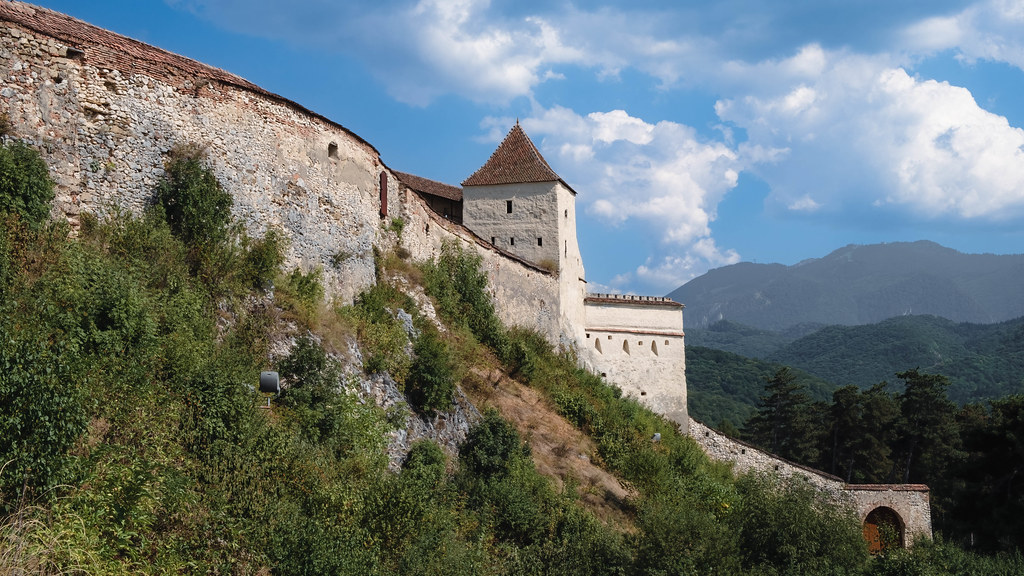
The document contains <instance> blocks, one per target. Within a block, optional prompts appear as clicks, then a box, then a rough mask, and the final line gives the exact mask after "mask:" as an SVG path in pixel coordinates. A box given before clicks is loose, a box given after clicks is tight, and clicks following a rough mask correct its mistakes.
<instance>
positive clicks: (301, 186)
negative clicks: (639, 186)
mask: <svg viewBox="0 0 1024 576" xmlns="http://www.w3.org/2000/svg"><path fill="white" fill-rule="evenodd" d="M0 41H2V43H0V75H2V78H3V82H2V86H0V113H5V114H7V115H8V116H9V118H10V121H11V125H12V127H13V134H14V135H15V136H16V137H18V138H22V139H24V140H27V141H29V142H31V143H33V144H34V145H36V146H37V147H38V148H39V149H40V150H41V152H42V154H43V157H44V159H45V160H46V161H47V163H48V164H49V166H50V168H51V175H52V176H53V178H54V180H55V182H56V185H57V186H56V193H57V197H56V199H55V202H54V215H55V216H60V217H65V218H66V219H67V220H68V221H69V222H70V223H71V224H72V225H73V226H75V225H77V223H78V217H79V215H80V214H81V213H82V212H93V213H100V214H102V213H105V212H109V211H111V210H115V209H127V210H131V211H133V212H136V213H138V212H140V211H141V210H142V209H143V208H144V207H145V206H146V205H147V203H148V202H150V201H152V198H153V192H154V189H155V186H156V184H157V182H158V181H159V179H160V177H161V176H162V175H163V162H164V160H165V158H166V155H167V153H168V152H169V151H170V150H171V148H172V147H173V146H174V145H176V144H182V143H195V144H199V145H202V146H204V147H205V148H206V151H207V157H208V159H209V162H210V164H211V166H212V168H213V170H214V172H215V174H216V176H217V178H218V179H219V180H220V181H221V183H222V184H223V185H224V186H225V188H226V189H227V191H228V192H230V193H231V195H232V197H233V198H234V202H235V204H234V207H233V212H234V214H235V216H236V217H237V218H239V219H240V220H241V221H242V222H243V223H244V225H245V226H246V227H247V229H248V230H250V232H251V233H253V234H255V235H260V234H262V233H263V232H264V231H265V230H266V229H267V228H268V227H271V226H275V227H279V228H281V229H282V230H284V231H285V233H286V234H287V235H288V237H289V238H290V247H289V250H288V253H287V255H286V258H287V260H286V265H288V266H301V267H303V268H304V269H307V270H308V269H312V268H314V267H317V266H320V267H322V268H323V270H324V275H325V280H326V283H327V288H328V289H329V291H330V293H331V294H332V295H333V296H334V297H335V298H336V299H338V300H339V301H341V302H351V301H352V299H353V298H354V297H355V296H356V295H357V294H359V293H360V292H362V291H363V290H365V289H366V288H368V287H369V286H371V285H372V284H373V283H374V282H375V280H376V279H375V276H374V266H373V248H374V247H378V248H383V249H387V248H389V247H390V246H393V245H394V242H395V240H396V239H395V238H394V234H393V233H391V232H388V231H387V230H386V224H387V223H388V221H389V219H390V218H394V217H398V218H402V219H403V220H404V221H405V226H404V230H403V233H402V245H403V247H405V248H406V249H408V250H409V251H410V252H411V254H412V257H414V258H417V259H426V258H430V257H432V256H435V255H436V254H437V253H438V251H439V248H440V246H441V244H442V242H444V241H446V240H447V241H454V242H458V243H460V244H461V245H463V246H465V247H468V248H470V249H472V250H475V251H476V252H477V253H478V254H480V255H481V256H482V257H483V267H484V270H485V271H486V272H487V273H488V275H489V277H490V280H491V295H492V297H493V298H494V300H495V302H496V304H497V309H498V313H499V316H500V317H501V318H502V320H503V321H505V322H506V323H509V324H518V325H522V326H525V327H528V328H533V329H536V330H538V331H539V332H540V333H542V334H544V335H545V336H546V337H547V338H548V339H549V340H550V341H552V342H553V343H562V344H567V345H577V346H580V351H581V352H583V351H589V350H590V349H589V348H588V347H587V346H588V344H589V345H594V344H592V343H593V342H594V341H595V340H596V338H598V337H603V338H604V340H602V343H605V342H608V341H609V340H608V336H612V340H611V341H612V342H617V343H618V344H617V345H618V347H619V348H620V351H621V348H622V346H623V344H622V342H623V341H624V340H625V339H627V334H628V335H629V336H628V341H629V346H630V353H631V354H630V358H629V359H628V360H624V359H622V358H619V359H617V360H616V359H614V358H612V356H611V352H612V351H609V350H602V354H603V353H604V352H608V355H604V356H603V358H601V357H599V356H595V354H593V353H592V352H587V353H584V354H581V358H582V359H583V360H584V361H585V362H589V363H590V365H591V367H592V368H594V369H595V370H596V371H598V372H606V373H607V372H608V371H609V370H615V371H622V372H623V373H627V372H628V373H633V374H641V376H642V382H643V384H640V383H639V382H637V383H636V386H635V388H636V390H635V392H636V393H637V394H638V395H639V396H640V400H641V401H644V402H646V403H648V404H649V405H652V404H651V400H652V399H656V400H657V399H659V398H662V397H663V396H664V397H666V398H668V399H669V400H672V401H674V402H675V403H676V404H675V405H674V407H673V406H672V405H669V404H666V405H663V406H662V405H658V404H654V405H653V407H654V408H655V409H656V410H659V411H662V412H663V413H666V414H669V415H670V417H673V419H675V420H676V421H677V422H679V423H680V424H681V425H682V427H683V429H684V430H686V428H687V420H686V418H685V402H686V400H685V398H686V396H685V394H686V392H685V390H686V386H685V373H684V369H685V357H684V355H683V346H682V345H683V333H682V319H681V307H680V308H679V311H678V312H675V311H673V312H671V314H668V315H665V314H664V311H662V312H645V313H641V314H638V315H636V316H633V317H632V320H633V321H632V323H631V322H630V321H629V320H630V316H629V314H633V313H634V312H637V311H636V310H635V308H636V307H635V306H634V305H633V303H629V302H625V301H623V302H612V301H607V302H600V301H598V300H600V298H598V299H596V300H593V301H591V302H589V303H587V304H584V293H585V280H584V278H583V266H582V259H581V258H580V257H579V249H578V246H577V244H576V227H575V209H574V206H575V204H574V198H571V197H570V194H571V191H568V190H561V189H559V190H558V192H557V194H558V203H557V206H558V210H560V211H562V212H563V213H565V214H566V218H563V219H560V220H563V221H561V222H559V224H558V226H557V228H558V234H559V235H560V236H562V242H563V243H564V242H569V243H571V244H572V245H571V246H570V245H568V244H566V246H565V252H566V253H565V256H563V257H562V262H560V267H562V270H560V272H561V273H560V274H553V273H552V272H550V271H548V270H545V269H544V268H542V267H540V266H539V265H538V264H537V263H532V262H530V261H528V260H526V259H524V258H521V257H517V256H515V255H514V254H511V253H509V252H506V251H504V250H502V249H501V248H500V247H496V246H492V245H491V244H490V243H489V242H488V241H489V240H490V238H487V239H483V238H480V237H477V236H476V235H475V234H473V233H472V232H470V231H469V230H467V229H466V228H463V227H461V226H458V225H456V224H453V223H452V222H449V221H447V220H445V219H444V218H442V217H440V216H438V215H437V214H436V213H435V212H433V211H431V210H430V209H429V208H428V207H427V205H426V204H425V203H424V202H423V200H422V199H420V198H419V197H418V195H417V194H416V193H413V192H412V191H410V190H409V189H408V188H406V187H404V186H403V185H402V184H401V183H400V181H399V179H398V178H397V177H396V175H395V173H394V172H393V171H392V170H391V169H390V168H388V167H387V166H386V165H385V164H384V163H383V161H382V160H381V158H380V154H379V152H378V151H377V150H376V149H374V148H373V146H371V145H370V144H369V143H367V142H366V141H364V140H363V139H361V138H360V137H358V136H357V135H355V134H353V133H351V132H350V131H348V130H347V129H345V128H344V127H343V126H341V125H339V124H337V123H335V122H332V121H330V120H328V119H326V118H324V117H322V116H320V115H318V114H315V113H313V112H311V111H309V110H306V109H305V108H303V107H302V106H300V105H298V104H296V103H294V102H291V101H289V100H287V99H284V98H282V97H280V96H277V95H274V94H271V93H269V92H267V91H265V90H263V89H261V88H259V87H257V86H255V85H253V84H251V83H249V82H247V81H245V80H244V79H242V78H239V77H237V76H234V75H232V74H229V73H227V72H224V71H223V70H219V69H216V68H212V67H209V66H205V65H203V64H200V63H198V62H195V61H193V60H189V59H187V58H184V57H181V56H177V55H174V54H171V53H169V52H166V51H163V50H160V49H158V48H154V47H152V46H148V45H146V44H143V43H141V42H137V41H134V40H131V39H128V38H124V37H122V36H119V35H116V34H113V33H111V32H108V31H105V30H102V29H100V28H96V27H94V26H91V25H89V24H86V23H84V22H81V21H79V20H76V19H73V18H70V17H68V16H65V15H62V14H59V13H56V12H52V11H50V10H46V9H42V8H37V7H34V6H31V5H28V4H24V3H21V2H9V1H2V2H0ZM570 204H571V205H572V209H570V208H569V205H570ZM513 209H515V205H513ZM567 210H568V212H567ZM531 233H532V232H531ZM541 234H543V231H541ZM538 237H543V236H538ZM555 247H556V248H557V247H558V243H557V242H556V244H555ZM545 248H547V247H546V246H545ZM570 256H571V258H570ZM573 258H575V260H576V261H575V262H574V261H573ZM608 300H613V299H608ZM651 310H653V308H652V309H651ZM624 313H625V314H626V315H623V314H624ZM677 313H678V315H679V324H678V325H676V324H675V321H674V320H669V321H667V323H666V320H665V318H673V317H674V314H677ZM630 324H632V326H631V328H630V326H629V325H630ZM646 324H650V326H648V325H646ZM591 328H593V331H591ZM629 329H633V330H634V332H632V333H630V332H627V331H625V330H629ZM588 332H589V333H590V336H591V338H590V339H588V338H586V333H588ZM634 337H635V338H636V341H637V344H636V348H633V347H632V346H633V339H634ZM655 338H657V340H655ZM648 341H651V342H656V343H657V344H658V345H657V346H656V348H657V353H656V354H655V350H654V349H653V348H651V345H650V343H649V342H648ZM666 341H667V342H668V344H665V343H664V342H666ZM641 342H643V344H641ZM595 347H596V346H595ZM613 348H614V346H613ZM641 349H642V350H643V353H644V354H645V355H649V356H650V357H649V358H641V356H640V354H639V353H638V352H639V351H640V350H641ZM634 350H636V352H634ZM588 354H589V356H588ZM655 355H656V356H657V358H658V359H659V360H660V361H662V362H664V363H665V364H664V365H665V366H668V368H666V369H667V370H670V371H671V372H672V374H676V375H677V377H678V378H675V377H672V376H666V375H664V374H661V373H660V372H659V373H654V372H652V373H650V374H648V373H647V372H644V371H643V369H642V367H643V366H644V365H645V364H650V363H651V361H652V360H653V359H654V357H655ZM595 357H597V358H599V359H598V360H594V358H595ZM676 382H679V384H678V385H677V384H676ZM654 383H659V384H657V385H655V384H654ZM645 387H646V388H645ZM627 391H630V390H627ZM645 392H646V394H645ZM674 410H675V411H677V412H675V413H674V412H673V411H674ZM678 411H681V415H680V413H678ZM690 431H691V434H692V435H693V436H694V437H695V438H696V439H697V440H698V441H699V442H700V443H701V444H702V445H703V446H704V447H705V450H707V451H708V453H709V454H710V455H712V456H713V457H716V458H721V459H726V460H734V461H737V465H738V467H739V468H740V469H743V468H744V467H749V466H756V467H758V468H759V469H763V470H768V471H771V470H772V469H773V467H775V466H783V465H789V466H793V465H791V464H789V463H784V462H781V461H779V460H777V459H773V458H772V457H768V455H764V456H765V457H766V459H754V458H753V453H752V452H751V450H752V449H750V448H749V447H743V446H742V445H740V444H739V443H736V442H735V441H732V440H729V439H727V438H725V437H722V436H720V435H717V434H716V433H714V432H713V431H710V430H709V429H707V428H705V427H703V426H702V425H700V424H699V423H696V422H693V423H691V424H690ZM702 436H703V438H702ZM712 438H714V441H711V439H712ZM744 450H746V452H745V453H744V452H743V451H744ZM737 454H739V456H737ZM747 454H751V458H743V456H746V455H747ZM794 473H801V474H807V473H808V471H807V470H806V469H800V470H799V471H796V472H794ZM818 476H821V475H820V473H818ZM826 484H827V482H826ZM843 490H845V491H846V492H848V493H850V494H852V497H853V498H855V499H856V501H857V502H859V503H860V505H861V506H876V507H878V506H886V507H889V508H892V509H893V510H896V511H897V512H898V513H899V515H900V517H901V519H903V521H904V522H905V525H906V529H907V531H908V533H909V534H912V535H913V534H917V533H930V517H929V516H928V506H927V489H926V488H921V487H918V488H913V487H904V488H900V487H870V488H865V489H861V490H859V491H858V489H856V487H853V486H845V487H843ZM862 517H866V516H862Z"/></svg>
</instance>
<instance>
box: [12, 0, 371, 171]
mask: <svg viewBox="0 0 1024 576" xmlns="http://www.w3.org/2000/svg"><path fill="white" fill-rule="evenodd" d="M0 21H7V22H12V23H14V24H17V25H20V26H23V27H24V28H27V29H29V30H31V31H33V32H35V33H37V34H39V35H41V36H47V37H50V38H54V39H56V40H59V41H60V42H62V43H64V44H67V45H68V46H70V47H72V48H73V49H75V50H78V51H79V53H80V57H81V59H82V61H84V62H85V63H86V64H88V65H91V66H95V67H97V68H109V69H112V70H118V71H120V72H121V73H122V74H125V75H126V76H131V75H133V74H144V75H146V76H149V77H151V78H154V79H157V80H161V81H164V82H167V83H168V84H171V85H174V86H177V87H179V88H180V87H182V86H183V84H184V82H186V81H191V82H192V84H193V85H192V88H194V89H195V90H196V91H197V92H198V89H199V87H200V86H201V85H202V84H203V83H204V82H218V83H220V84H224V85H228V86H233V87H235V88H240V89H242V90H246V91H249V92H253V93H255V94H259V95H261V96H264V97H266V98H269V99H271V100H275V101H277V102H279V103H281V104H284V105H286V106H288V107H290V108H293V109H295V110H297V111H299V112H301V113H303V114H307V115H309V116H312V117H315V118H319V119H320V120H323V121H324V122H327V123H328V124H330V125H332V126H335V127H337V128H340V129H342V130H344V131H345V132H347V133H348V134H350V135H351V136H352V137H353V138H355V139H356V140H358V141H359V142H361V143H363V144H365V145H366V146H369V147H370V149H372V150H373V151H374V153H377V154H378V155H379V152H378V151H377V149H376V148H374V147H373V146H372V145H371V144H370V143H369V142H367V141H366V140H363V139H362V138H361V137H359V135H357V134H355V133H353V132H352V131H350V130H348V129H347V128H345V127H344V126H342V125H340V124H338V123H337V122H334V121H332V120H330V119H328V118H326V117H324V116H321V115H320V114H317V113H316V112H313V111H311V110H308V109H306V108H304V107H303V106H301V105H299V104H297V103H295V102H293V101H291V100H288V99H287V98H284V97H283V96H279V95H277V94H274V93H273V92H268V91H267V90H264V89H263V88H260V87H259V86H257V85H255V84H253V83H252V82H249V81H248V80H246V79H244V78H241V77H239V76H236V75H234V74H231V73H230V72H225V71H224V70H221V69H220V68H214V67H213V66H208V65H206V64H203V63H201V62H197V61H195V60H192V59H191V58H186V57H184V56H179V55H178V54H174V53H173V52H168V51H166V50H162V49H160V48H157V47H155V46H150V45H149V44H146V43H144V42H140V41H138V40H133V39H131V38H127V37H125V36H121V35H120V34H116V33H114V32H111V31H109V30H104V29H103V28H99V27H97V26H93V25H92V24H89V23H87V22H83V21H81V20H78V19H77V18H73V17H71V16H68V15H67V14H61V13H60V12H54V11H53V10H49V9H47V8H41V7H39V6H33V5H31V4H26V3H24V2H16V1H15V2H11V1H6V0H0ZM70 56H71V54H69V57H70Z"/></svg>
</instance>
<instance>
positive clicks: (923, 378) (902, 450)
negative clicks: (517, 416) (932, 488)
mask: <svg viewBox="0 0 1024 576" xmlns="http://www.w3.org/2000/svg"><path fill="white" fill-rule="evenodd" d="M896 376H897V377H898V378H900V379H901V380H903V382H904V384H905V387H906V388H905V389H904V391H903V394H901V395H900V396H899V405H900V425H899V427H898V428H899V441H898V446H899V448H898V449H899V456H900V460H899V461H898V462H897V466H898V467H899V477H900V479H901V480H902V481H903V482H910V481H911V480H913V481H915V482H924V483H931V482H932V481H934V480H936V479H940V478H942V476H943V473H944V472H945V471H946V469H947V467H948V465H949V463H950V462H951V460H953V459H955V458H958V457H959V456H960V455H961V453H960V451H959V445H960V437H959V430H958V427H957V423H956V412H957V409H956V404H954V403H953V402H952V401H951V400H950V399H949V398H948V397H947V396H946V390H947V389H948V388H949V379H948V378H946V377H945V376H943V375H941V374H922V373H921V372H918V370H917V369H916V368H915V369H913V370H907V371H906V372H900V373H898V374H896Z"/></svg>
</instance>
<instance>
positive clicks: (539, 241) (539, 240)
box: [537, 238, 544, 246]
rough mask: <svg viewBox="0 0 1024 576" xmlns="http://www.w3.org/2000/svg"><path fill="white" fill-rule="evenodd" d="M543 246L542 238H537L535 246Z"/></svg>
mask: <svg viewBox="0 0 1024 576" xmlns="http://www.w3.org/2000/svg"><path fill="white" fill-rule="evenodd" d="M543 245H544V239H543V238H537V246H543Z"/></svg>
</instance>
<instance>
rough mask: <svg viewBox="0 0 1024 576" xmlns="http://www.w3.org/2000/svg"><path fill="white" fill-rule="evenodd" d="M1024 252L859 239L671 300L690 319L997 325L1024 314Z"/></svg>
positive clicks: (721, 272) (746, 268)
mask: <svg viewBox="0 0 1024 576" xmlns="http://www.w3.org/2000/svg"><path fill="white" fill-rule="evenodd" d="M1022 287H1024V255H994V254H964V253H961V252H957V251H956V250H953V249H950V248H945V247H943V246H940V245H938V244H936V243H934V242H928V241H919V242H909V243H907V242H894V243H889V244H873V245H869V246H858V245H850V246H846V247H845V248H840V249H839V250H836V251H835V252H832V253H831V254H829V255H828V256H825V257H824V258H816V259H811V260H805V261H803V262H800V263H798V264H795V265H793V266H784V265H781V264H752V263H740V264H734V265H732V266H726V267H723V268H718V269H715V270H711V271H710V272H708V273H706V274H704V275H703V276H700V277H698V278H694V279H693V280H691V281H689V282H687V283H686V284H684V285H683V286H681V287H679V288H678V289H676V290H675V291H673V292H672V293H671V294H669V296H670V297H672V298H673V299H675V300H676V301H678V302H682V303H683V304H685V305H686V312H685V323H686V326H687V328H688V329H690V328H707V327H709V326H711V325H713V324H715V323H716V322H719V321H721V320H727V321H729V322H734V323H738V324H743V325H746V326H751V327H754V328H759V329H762V330H772V331H782V330H786V329H790V328H792V327H794V326H799V325H815V324H816V325H832V324H840V325H847V326H852V325H860V324H870V323H874V322H880V321H882V320H885V319H887V318H892V317H895V316H903V315H910V314H916V315H922V314H931V315H935V316H941V317H943V318H948V319H950V320H953V321H956V322H974V323H994V322H1002V321H1005V320H1010V319H1013V318H1018V317H1021V316H1024V289H1022Z"/></svg>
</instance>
